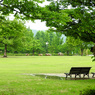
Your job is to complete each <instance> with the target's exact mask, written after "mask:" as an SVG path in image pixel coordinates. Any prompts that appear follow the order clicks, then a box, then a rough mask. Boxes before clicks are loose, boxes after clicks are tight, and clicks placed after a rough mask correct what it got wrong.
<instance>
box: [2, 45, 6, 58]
mask: <svg viewBox="0 0 95 95" xmlns="http://www.w3.org/2000/svg"><path fill="white" fill-rule="evenodd" d="M3 57H7V44H5V49H4V56H3Z"/></svg>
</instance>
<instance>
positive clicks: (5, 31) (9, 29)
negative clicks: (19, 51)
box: [0, 16, 26, 57]
mask: <svg viewBox="0 0 95 95" xmlns="http://www.w3.org/2000/svg"><path fill="white" fill-rule="evenodd" d="M0 22H2V23H0V43H2V45H4V47H5V49H4V57H7V47H9V46H10V47H13V48H17V47H18V46H21V44H22V42H23V41H24V33H25V30H26V27H25V26H24V24H23V23H22V22H21V21H17V20H13V21H10V20H6V19H5V18H4V17H2V16H0Z"/></svg>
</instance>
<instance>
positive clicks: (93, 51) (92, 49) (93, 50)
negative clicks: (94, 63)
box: [90, 45, 95, 57]
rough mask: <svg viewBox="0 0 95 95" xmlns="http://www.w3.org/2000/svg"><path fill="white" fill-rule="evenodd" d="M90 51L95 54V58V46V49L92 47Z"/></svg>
mask: <svg viewBox="0 0 95 95" xmlns="http://www.w3.org/2000/svg"><path fill="white" fill-rule="evenodd" d="M90 51H91V52H92V53H93V55H94V57H95V45H94V46H93V47H91V50H90Z"/></svg>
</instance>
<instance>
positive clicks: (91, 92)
mask: <svg viewBox="0 0 95 95" xmlns="http://www.w3.org/2000/svg"><path fill="white" fill-rule="evenodd" d="M80 95H95V88H91V87H88V88H86V89H83V90H82V91H80Z"/></svg>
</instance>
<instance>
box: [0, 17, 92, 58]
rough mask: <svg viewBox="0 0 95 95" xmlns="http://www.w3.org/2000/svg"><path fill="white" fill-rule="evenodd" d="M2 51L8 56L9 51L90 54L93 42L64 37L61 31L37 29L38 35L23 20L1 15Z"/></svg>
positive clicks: (0, 47)
mask: <svg viewBox="0 0 95 95" xmlns="http://www.w3.org/2000/svg"><path fill="white" fill-rule="evenodd" d="M0 20H1V21H2V23H0V36H1V37H0V51H2V53H4V57H7V53H12V54H14V53H16V54H19V53H21V54H23V53H24V54H26V53H27V54H30V55H38V54H46V53H50V54H52V55H58V53H59V52H61V53H63V54H64V55H88V54H90V53H91V52H90V48H91V47H92V46H93V43H91V42H84V41H81V40H80V39H79V38H77V39H75V38H73V37H67V38H66V41H65V42H64V40H63V39H64V38H63V36H62V34H61V33H60V32H52V31H50V30H47V31H37V33H36V35H34V33H33V32H32V30H31V29H30V28H28V29H27V28H26V27H25V25H24V23H23V22H22V21H21V20H16V19H14V20H13V21H10V20H8V19H5V17H4V16H0Z"/></svg>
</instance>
